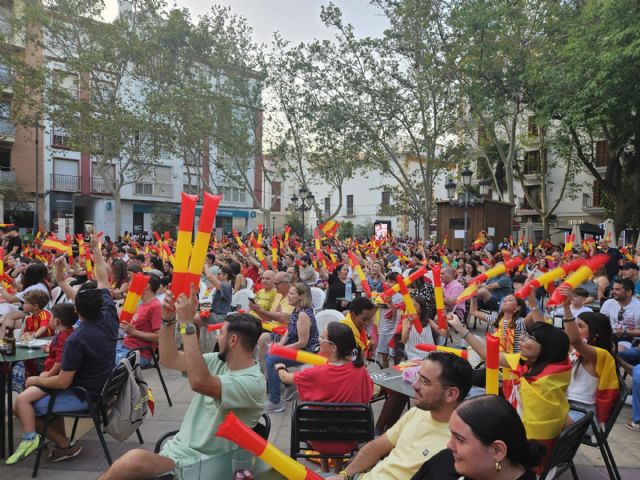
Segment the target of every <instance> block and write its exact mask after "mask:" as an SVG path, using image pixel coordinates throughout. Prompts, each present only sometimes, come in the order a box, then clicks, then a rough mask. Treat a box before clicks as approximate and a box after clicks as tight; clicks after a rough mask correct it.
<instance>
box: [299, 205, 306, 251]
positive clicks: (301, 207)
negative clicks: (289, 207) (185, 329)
mask: <svg viewBox="0 0 640 480" xmlns="http://www.w3.org/2000/svg"><path fill="white" fill-rule="evenodd" d="M304 207H305V204H304V200H303V201H302V205H301V206H300V211H301V212H302V241H303V242H304Z"/></svg>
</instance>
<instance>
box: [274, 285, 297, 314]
mask: <svg viewBox="0 0 640 480" xmlns="http://www.w3.org/2000/svg"><path fill="white" fill-rule="evenodd" d="M274 291H275V290H274ZM269 312H271V313H288V314H289V315H291V314H292V313H293V307H292V306H291V305H289V300H287V297H283V296H282V294H281V293H277V294H276V296H275V298H274V299H273V303H272V304H271V308H270V309H269Z"/></svg>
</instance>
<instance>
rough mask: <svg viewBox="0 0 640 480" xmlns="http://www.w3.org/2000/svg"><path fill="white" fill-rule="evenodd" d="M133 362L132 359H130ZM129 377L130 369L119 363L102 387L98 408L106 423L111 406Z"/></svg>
mask: <svg viewBox="0 0 640 480" xmlns="http://www.w3.org/2000/svg"><path fill="white" fill-rule="evenodd" d="M129 363H130V364H131V361H129ZM128 379H129V371H128V370H127V368H126V367H125V366H124V365H123V364H118V365H117V366H116V368H114V369H113V370H112V372H111V374H110V375H109V378H108V379H107V381H106V382H105V383H104V386H103V387H102V395H100V401H99V403H98V408H99V410H100V413H101V415H102V419H103V421H104V423H105V425H106V423H107V412H108V411H109V409H110V408H111V406H112V405H113V404H114V403H115V401H116V399H117V398H118V395H119V394H120V392H121V391H122V389H123V387H124V384H125V383H126V381H127V380H128Z"/></svg>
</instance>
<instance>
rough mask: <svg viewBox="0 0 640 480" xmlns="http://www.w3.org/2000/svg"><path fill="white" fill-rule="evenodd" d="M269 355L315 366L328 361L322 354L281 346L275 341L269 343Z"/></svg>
mask: <svg viewBox="0 0 640 480" xmlns="http://www.w3.org/2000/svg"><path fill="white" fill-rule="evenodd" d="M269 355H273V356H274V357H281V358H286V359H287V360H293V361H295V362H298V363H308V364H309V365H316V366H317V365H325V364H326V363H327V362H328V361H329V360H328V359H327V357H323V356H322V355H318V354H315V353H310V352H305V351H304V350H297V349H295V348H289V347H283V346H282V345H278V344H275V343H272V344H271V347H270V348H269Z"/></svg>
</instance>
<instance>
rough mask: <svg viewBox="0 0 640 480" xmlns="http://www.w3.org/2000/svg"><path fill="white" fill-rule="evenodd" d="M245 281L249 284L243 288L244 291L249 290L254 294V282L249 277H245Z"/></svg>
mask: <svg viewBox="0 0 640 480" xmlns="http://www.w3.org/2000/svg"><path fill="white" fill-rule="evenodd" d="M245 280H246V282H247V286H246V287H244V288H243V290H249V291H251V292H253V280H252V279H250V278H249V277H245Z"/></svg>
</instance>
